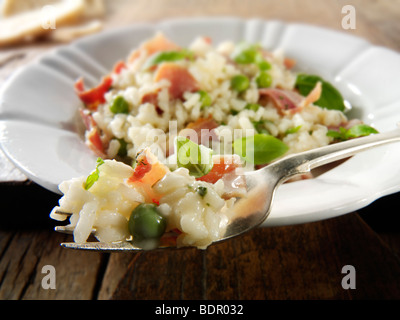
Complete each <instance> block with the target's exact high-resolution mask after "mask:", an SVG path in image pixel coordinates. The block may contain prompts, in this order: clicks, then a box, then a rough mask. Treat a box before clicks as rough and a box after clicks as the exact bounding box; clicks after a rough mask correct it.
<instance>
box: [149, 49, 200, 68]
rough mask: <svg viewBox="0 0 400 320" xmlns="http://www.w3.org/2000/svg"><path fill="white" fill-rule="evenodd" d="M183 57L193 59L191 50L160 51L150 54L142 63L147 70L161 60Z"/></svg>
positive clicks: (176, 59) (173, 59)
mask: <svg viewBox="0 0 400 320" xmlns="http://www.w3.org/2000/svg"><path fill="white" fill-rule="evenodd" d="M183 59H189V60H193V59H194V54H193V52H191V51H189V50H181V51H162V52H159V53H156V54H154V55H152V56H150V57H149V59H147V61H146V62H145V63H144V65H143V68H144V69H145V70H147V69H149V68H151V67H153V66H155V65H157V64H160V63H162V62H172V61H178V60H183Z"/></svg>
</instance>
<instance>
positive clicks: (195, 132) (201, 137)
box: [179, 116, 218, 147]
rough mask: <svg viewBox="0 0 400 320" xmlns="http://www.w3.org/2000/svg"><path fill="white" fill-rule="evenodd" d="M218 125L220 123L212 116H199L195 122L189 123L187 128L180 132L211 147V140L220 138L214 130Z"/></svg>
mask: <svg viewBox="0 0 400 320" xmlns="http://www.w3.org/2000/svg"><path fill="white" fill-rule="evenodd" d="M217 127H218V123H217V122H216V121H215V120H214V119H213V118H212V117H211V116H209V117H208V118H199V119H197V120H196V121H195V122H191V123H189V124H188V125H187V126H186V128H185V129H182V130H181V131H180V132H179V135H180V136H184V137H187V138H188V139H190V140H192V141H193V142H195V143H197V144H202V145H204V146H206V147H209V143H210V141H213V140H218V136H217V134H216V133H215V130H214V129H215V128H217Z"/></svg>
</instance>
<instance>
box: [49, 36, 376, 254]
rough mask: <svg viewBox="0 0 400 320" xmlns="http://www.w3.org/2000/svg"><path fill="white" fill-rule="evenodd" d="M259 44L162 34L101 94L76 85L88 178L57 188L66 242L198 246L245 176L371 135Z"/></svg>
mask: <svg viewBox="0 0 400 320" xmlns="http://www.w3.org/2000/svg"><path fill="white" fill-rule="evenodd" d="M294 65H295V61H293V60H292V59H289V58H286V57H284V55H283V53H282V52H280V51H274V52H270V51H267V50H265V49H264V48H262V47H261V46H260V45H258V44H248V43H238V44H235V43H232V42H230V41H226V42H223V43H220V44H218V45H217V46H214V45H213V43H212V40H211V39H210V38H207V37H199V38H197V39H195V40H194V41H193V42H192V43H191V44H190V45H189V46H188V47H187V48H183V47H181V46H179V45H177V44H176V43H174V42H172V41H171V40H169V39H167V38H166V37H165V36H164V35H163V34H161V33H159V34H156V35H155V36H154V37H153V38H151V39H149V40H147V41H146V42H144V43H142V44H141V45H140V46H139V47H138V48H136V49H134V50H133V51H132V52H131V54H130V55H129V56H128V57H127V59H126V60H124V61H120V62H118V63H116V64H115V67H114V68H113V70H112V71H111V72H110V73H109V74H108V75H106V76H104V77H103V79H102V80H101V82H100V83H99V85H98V86H97V87H94V88H90V89H86V88H85V85H84V81H83V79H79V80H78V81H77V82H76V84H75V90H76V92H77V95H78V96H79V98H80V99H81V101H82V102H83V107H82V108H81V109H80V114H81V117H82V120H83V122H84V124H85V126H86V133H85V141H86V144H87V145H88V147H89V148H91V149H92V150H93V152H95V153H96V154H97V155H98V157H99V158H98V162H97V165H96V167H95V169H94V171H93V172H92V173H91V174H90V175H89V176H88V177H80V178H75V179H71V180H69V181H65V182H63V183H61V184H60V186H59V188H60V191H61V192H62V193H63V194H64V195H63V197H62V198H61V199H60V201H59V206H57V207H55V208H54V209H53V211H52V213H51V217H52V218H54V219H57V220H65V219H66V218H67V217H66V216H65V215H63V214H60V213H59V212H70V213H72V216H71V217H70V226H71V227H73V228H74V241H75V242H79V243H82V242H85V241H87V239H88V238H89V235H90V234H91V233H94V235H95V237H96V238H97V239H98V240H99V241H104V242H116V241H135V242H136V243H140V242H141V241H144V240H149V239H150V240H152V241H153V240H154V243H156V245H160V244H172V245H177V246H195V247H198V248H206V247H207V246H208V245H210V244H211V243H212V242H214V241H217V240H218V239H220V238H222V237H223V235H224V233H225V230H226V227H227V225H228V224H229V221H230V220H231V218H232V217H231V216H230V212H231V209H232V208H233V206H235V203H236V202H237V201H238V200H240V199H245V198H246V195H247V190H246V182H245V179H244V177H243V172H244V171H247V170H254V169H257V168H260V167H262V166H265V165H267V164H268V163H271V162H272V161H275V160H276V159H279V158H281V157H283V156H286V155H288V154H291V153H297V152H301V151H305V150H309V149H312V148H317V147H321V146H324V145H327V144H330V143H333V142H336V141H340V140H346V139H349V138H354V137H358V136H361V135H367V134H370V133H375V130H374V129H373V128H371V127H369V126H367V125H365V124H362V123H361V121H359V120H354V119H353V120H351V121H349V120H348V119H347V117H346V115H345V111H346V105H345V103H344V100H343V98H342V97H341V95H340V93H339V92H338V91H337V90H336V89H335V88H334V87H333V86H332V85H331V84H330V83H328V82H326V81H324V80H323V79H322V78H320V77H318V76H315V75H307V74H299V73H297V72H295V71H294V70H293V67H294Z"/></svg>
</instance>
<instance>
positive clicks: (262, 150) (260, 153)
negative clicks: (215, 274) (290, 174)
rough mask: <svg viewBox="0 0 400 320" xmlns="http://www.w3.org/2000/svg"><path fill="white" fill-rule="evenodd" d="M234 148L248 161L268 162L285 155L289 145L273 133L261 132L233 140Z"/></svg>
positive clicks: (256, 162)
mask: <svg viewBox="0 0 400 320" xmlns="http://www.w3.org/2000/svg"><path fill="white" fill-rule="evenodd" d="M233 150H234V152H235V153H236V154H238V155H239V156H241V157H242V158H243V159H244V160H246V161H247V162H250V163H254V164H266V163H269V162H271V161H272V160H274V159H276V158H278V157H280V156H283V155H284V154H285V153H286V152H287V151H288V150H289V147H288V146H287V145H286V144H285V143H283V142H282V141H281V140H279V139H277V138H275V137H273V136H271V135H268V134H265V133H259V134H255V135H254V136H249V137H245V138H239V139H236V140H235V141H234V142H233Z"/></svg>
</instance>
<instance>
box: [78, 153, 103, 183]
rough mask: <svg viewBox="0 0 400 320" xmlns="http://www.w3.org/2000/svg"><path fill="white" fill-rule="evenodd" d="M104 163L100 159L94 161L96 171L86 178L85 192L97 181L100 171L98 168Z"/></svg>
mask: <svg viewBox="0 0 400 320" xmlns="http://www.w3.org/2000/svg"><path fill="white" fill-rule="evenodd" d="M103 163H104V160H103V159H102V158H97V161H96V169H95V170H94V171H93V172H92V173H91V174H90V175H89V176H88V177H87V178H86V182H85V184H84V186H83V187H84V188H85V190H89V189H90V188H91V187H92V186H93V184H94V183H95V182H96V181H97V180H99V177H100V170H99V167H100V166H101V165H102V164H103Z"/></svg>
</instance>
